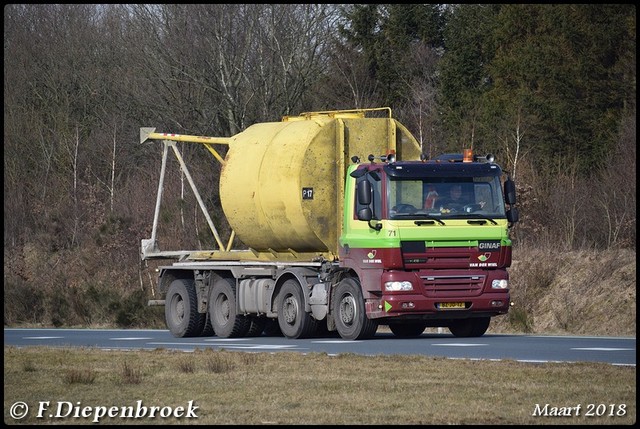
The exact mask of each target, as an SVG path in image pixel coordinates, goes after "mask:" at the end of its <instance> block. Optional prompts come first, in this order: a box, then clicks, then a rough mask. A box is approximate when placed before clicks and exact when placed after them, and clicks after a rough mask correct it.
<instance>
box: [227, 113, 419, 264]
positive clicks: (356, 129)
mask: <svg viewBox="0 0 640 429" xmlns="http://www.w3.org/2000/svg"><path fill="white" fill-rule="evenodd" d="M372 110H388V111H389V117H383V118H380V117H377V118H375V117H366V114H367V113H368V112H370V111H372ZM390 151H394V152H395V153H396V157H397V159H399V160H400V159H418V158H419V156H420V152H421V151H420V146H419V144H418V143H417V141H416V140H415V138H414V137H413V136H412V135H411V133H409V131H408V130H407V129H406V128H405V127H404V126H402V125H401V124H400V123H399V122H397V121H396V120H395V119H393V118H391V114H390V110H389V109H367V110H349V111H333V112H314V113H304V114H301V115H300V116H297V117H284V118H283V120H282V121H281V122H267V123H258V124H255V125H252V126H250V127H248V128H247V129H246V130H245V131H243V132H241V133H239V134H236V135H235V136H233V137H231V138H230V140H229V150H228V151H227V155H226V158H225V163H224V165H223V168H222V173H221V177H220V199H221V201H222V207H223V210H224V213H225V216H226V217H227V220H228V222H229V224H230V225H231V227H232V228H233V229H234V231H235V233H236V236H237V238H239V239H240V240H241V241H242V242H243V243H244V244H245V245H247V246H249V247H250V248H252V249H253V250H255V251H258V252H293V253H307V252H312V253H319V254H329V255H337V246H338V238H339V236H340V229H341V226H342V225H341V221H342V199H343V194H344V183H345V173H346V169H347V167H348V165H349V163H351V160H350V159H351V157H352V156H354V155H355V156H358V157H360V159H361V160H362V161H364V162H366V160H367V157H368V155H369V154H373V155H375V156H376V157H377V158H378V157H379V156H380V155H383V154H387V153H389V152H390Z"/></svg>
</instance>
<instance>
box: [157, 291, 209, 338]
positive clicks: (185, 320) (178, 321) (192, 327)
mask: <svg viewBox="0 0 640 429" xmlns="http://www.w3.org/2000/svg"><path fill="white" fill-rule="evenodd" d="M205 317H206V314H201V313H198V297H197V294H196V288H195V285H194V282H193V280H187V279H176V280H174V281H173V282H171V285H170V286H169V290H168V291H167V295H166V298H165V304H164V318H165V322H166V324H167V328H169V331H170V332H171V334H172V335H173V336H174V337H178V338H182V337H197V336H199V335H200V333H201V332H202V330H203V328H204V323H205Z"/></svg>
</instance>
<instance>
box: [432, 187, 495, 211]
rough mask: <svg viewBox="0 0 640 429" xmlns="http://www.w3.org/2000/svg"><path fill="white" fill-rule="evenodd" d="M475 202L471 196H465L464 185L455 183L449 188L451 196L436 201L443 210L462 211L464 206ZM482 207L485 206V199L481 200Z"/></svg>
mask: <svg viewBox="0 0 640 429" xmlns="http://www.w3.org/2000/svg"><path fill="white" fill-rule="evenodd" d="M471 204H474V201H471V200H470V199H469V198H467V197H465V196H463V193H462V185H460V184H455V185H452V186H451V188H449V196H448V197H442V198H438V200H437V201H436V207H438V208H440V211H441V212H447V211H462V210H463V208H464V207H466V206H468V205H471ZM478 204H479V206H480V208H482V207H483V206H484V201H480V202H479V203H478Z"/></svg>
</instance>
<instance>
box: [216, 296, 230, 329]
mask: <svg viewBox="0 0 640 429" xmlns="http://www.w3.org/2000/svg"><path fill="white" fill-rule="evenodd" d="M229 312H230V309H229V300H228V299H227V297H226V296H224V295H218V299H216V312H215V315H216V319H217V320H218V322H221V324H224V323H226V322H227V321H228V320H229Z"/></svg>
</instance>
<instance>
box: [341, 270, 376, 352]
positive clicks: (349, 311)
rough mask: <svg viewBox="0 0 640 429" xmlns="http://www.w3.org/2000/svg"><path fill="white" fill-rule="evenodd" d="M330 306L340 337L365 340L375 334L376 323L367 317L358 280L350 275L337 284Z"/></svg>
mask: <svg viewBox="0 0 640 429" xmlns="http://www.w3.org/2000/svg"><path fill="white" fill-rule="evenodd" d="M332 307H333V317H334V319H335V322H336V328H337V329H338V333H339V334H340V337H342V338H344V339H345V340H365V339H368V338H371V337H373V336H374V335H375V334H376V331H377V330H378V323H377V322H375V321H373V320H371V319H369V318H368V317H367V314H366V310H365V305H364V298H363V297H362V289H361V288H360V282H359V281H358V280H356V279H354V278H351V277H350V278H346V279H344V280H342V281H341V282H340V283H339V284H338V286H337V287H336V291H335V296H334V297H333V304H332Z"/></svg>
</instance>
